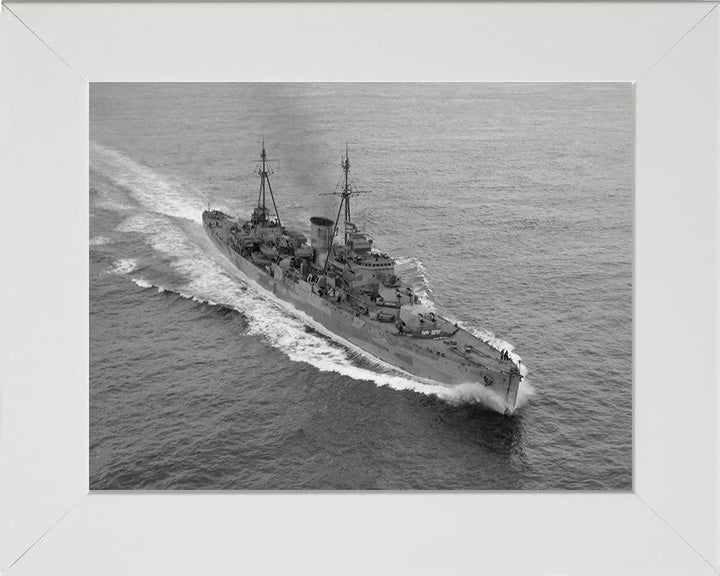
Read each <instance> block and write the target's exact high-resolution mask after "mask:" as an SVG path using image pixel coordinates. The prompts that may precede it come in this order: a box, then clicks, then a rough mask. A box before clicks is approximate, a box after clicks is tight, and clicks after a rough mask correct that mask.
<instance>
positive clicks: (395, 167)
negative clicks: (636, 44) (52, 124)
mask: <svg viewBox="0 0 720 576" xmlns="http://www.w3.org/2000/svg"><path fill="white" fill-rule="evenodd" d="M263 137H264V139H265V143H266V146H267V148H268V152H269V154H270V156H271V157H272V158H274V159H276V160H277V162H276V163H275V164H274V167H275V173H274V174H273V176H272V177H271V178H272V179H271V181H272V184H273V190H274V191H275V193H276V197H277V201H278V208H279V210H280V214H281V217H282V219H283V223H284V224H286V225H291V226H294V227H297V228H301V229H304V230H308V229H309V221H308V219H309V217H310V216H311V215H315V214H323V215H332V216H333V217H334V215H335V212H336V210H337V204H336V199H335V198H334V197H332V196H327V195H323V194H324V193H327V192H332V191H333V189H334V188H335V186H336V184H337V182H338V180H339V178H340V172H341V170H340V166H339V159H340V152H341V150H342V149H344V147H345V144H346V142H348V143H349V146H350V154H351V163H352V169H353V180H354V182H355V183H356V184H357V185H358V187H359V188H364V189H371V190H372V191H373V193H372V194H367V195H364V196H361V197H359V198H357V199H356V200H354V203H353V213H354V217H355V219H356V220H357V221H358V222H359V223H361V225H363V226H365V228H366V230H367V232H368V233H369V234H371V235H372V236H373V238H374V242H375V245H376V246H377V247H378V248H379V249H381V250H383V251H387V252H389V253H391V254H392V255H394V256H395V257H396V259H397V260H398V270H399V272H400V274H401V275H402V276H403V278H405V279H406V280H409V281H411V282H412V283H414V285H415V286H416V288H417V290H418V291H421V292H422V293H423V296H424V298H425V299H426V301H428V302H429V303H431V304H432V305H433V306H435V308H436V309H437V310H439V311H440V312H441V313H442V314H444V315H446V316H449V317H451V318H454V319H456V320H458V321H460V322H462V323H463V324H464V325H465V326H466V327H468V328H470V329H473V330H475V331H477V332H479V333H482V334H485V335H486V336H487V337H489V338H490V337H493V338H495V339H496V340H497V341H499V342H500V343H501V344H502V345H504V346H506V347H509V346H512V347H514V354H516V355H517V357H520V358H522V363H523V365H524V370H525V371H526V377H525V380H524V381H523V384H522V388H521V407H520V408H519V409H518V410H517V412H516V413H515V416H514V417H512V418H506V417H504V416H501V415H499V414H496V413H494V412H492V411H490V410H488V409H487V408H485V407H484V406H483V403H482V396H481V394H480V391H479V390H478V388H477V387H476V386H475V385H473V384H468V385H466V386H460V387H458V388H454V389H450V388H447V387H444V386H440V385H433V384H429V383H421V382H418V381H416V380H414V379H413V378H411V377H408V376H406V375H403V374H399V373H396V372H393V371H392V370H390V369H388V368H387V367H383V366H379V365H377V364H375V363H374V362H373V361H372V360H371V359H369V358H366V357H364V356H363V355H362V354H358V353H357V352H356V351H353V350H349V349H347V348H344V347H343V346H342V345H341V344H339V343H337V342H335V341H333V339H331V338H328V337H327V336H325V335H323V334H322V333H321V332H319V331H318V330H316V328H315V327H313V326H311V325H308V324H307V323H305V322H304V321H303V319H302V317H300V316H298V315H297V314H296V313H294V312H293V311H292V309H288V308H286V307H285V306H284V305H283V304H282V303H280V302H277V301H274V300H273V299H271V298H269V297H268V296H267V295H265V294H263V293H262V292H261V291H259V290H258V289H256V288H254V287H253V286H252V285H248V284H247V283H246V282H245V281H244V280H243V277H242V276H241V274H240V273H239V272H238V271H236V270H235V269H234V268H233V267H232V266H231V265H230V264H229V262H228V261H227V260H226V259H225V258H224V257H223V256H222V255H221V254H220V253H219V252H218V251H217V250H216V249H215V248H214V246H213V245H212V244H211V243H210V241H209V240H208V239H207V238H206V236H205V233H204V231H203V228H202V225H201V213H202V211H203V209H205V208H206V207H207V206H208V204H210V205H211V206H212V207H214V208H220V209H223V210H226V211H230V212H231V213H234V214H241V215H249V212H250V211H251V209H252V206H253V203H255V202H256V201H257V190H258V179H257V177H256V176H254V175H253V168H254V160H255V159H256V158H257V156H258V154H259V150H260V145H261V141H262V139H263ZM89 194H90V238H89V245H90V486H91V488H92V489H205V490H207V489H235V490H243V489H510V490H516V489H530V490H546V489H591V490H604V489H615V490H618V489H619V490H629V489H630V488H631V484H632V463H631V448H632V394H631V386H632V379H631V369H632V209H633V199H632V91H631V87H630V85H629V84H394V85H393V84H92V85H91V88H90V191H89ZM504 342H507V343H508V344H505V343H504Z"/></svg>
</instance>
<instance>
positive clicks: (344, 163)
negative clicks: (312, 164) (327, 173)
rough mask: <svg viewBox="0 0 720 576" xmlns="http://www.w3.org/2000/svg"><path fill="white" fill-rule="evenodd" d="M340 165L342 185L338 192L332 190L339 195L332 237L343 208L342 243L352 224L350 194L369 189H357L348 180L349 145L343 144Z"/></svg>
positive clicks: (335, 231)
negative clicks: (343, 229)
mask: <svg viewBox="0 0 720 576" xmlns="http://www.w3.org/2000/svg"><path fill="white" fill-rule="evenodd" d="M340 167H341V168H342V170H343V179H344V182H343V187H342V191H340V192H337V191H335V192H332V194H333V195H335V196H340V208H338V214H337V218H335V228H334V229H333V238H334V237H335V234H337V229H338V224H339V223H340V214H342V212H343V208H344V209H345V240H344V242H343V243H344V244H347V241H348V229H349V228H350V227H352V226H353V223H352V220H351V219H350V198H351V197H352V196H358V195H360V194H368V193H369V192H371V190H358V189H357V188H355V186H353V185H352V183H351V182H350V147H349V146H348V144H347V143H346V144H345V156H342V155H341V156H340Z"/></svg>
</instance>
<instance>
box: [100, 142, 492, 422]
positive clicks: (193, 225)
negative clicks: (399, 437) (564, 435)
mask: <svg viewBox="0 0 720 576" xmlns="http://www.w3.org/2000/svg"><path fill="white" fill-rule="evenodd" d="M93 154H94V158H93V162H94V164H93V168H94V169H98V167H101V168H102V169H103V170H108V171H110V172H112V171H114V170H115V171H117V173H116V174H115V175H114V176H113V180H114V181H116V182H119V183H120V187H121V189H122V190H124V191H126V192H127V193H128V194H130V195H131V196H132V199H133V200H134V202H136V203H137V205H138V207H139V209H140V210H139V211H137V209H135V210H133V211H130V212H127V215H126V218H125V219H124V220H123V221H122V222H121V223H120V225H119V226H118V227H117V231H118V232H121V233H129V234H133V235H140V236H141V237H142V238H143V239H144V241H145V242H146V243H147V244H148V245H149V246H151V247H152V248H153V250H154V251H155V252H156V253H158V255H160V256H161V257H162V262H163V263H164V264H165V265H166V266H167V262H170V266H171V267H172V268H173V269H174V271H176V272H178V273H179V276H180V277H182V278H185V279H186V281H185V282H184V283H181V284H179V285H177V286H175V285H173V286H166V285H164V284H163V283H157V284H156V283H154V282H153V281H152V279H151V278H142V277H138V276H137V275H135V274H133V272H135V271H136V270H137V269H138V264H137V262H135V261H134V260H130V259H122V260H120V261H119V262H118V263H117V264H116V266H115V268H113V272H115V273H120V274H125V275H129V276H130V277H131V280H132V281H133V282H134V283H135V284H136V285H137V286H138V287H140V288H143V289H151V288H155V289H157V290H158V291H159V292H163V291H172V292H174V293H177V294H179V295H180V296H182V297H185V298H188V299H192V300H194V301H196V302H202V303H206V304H210V305H222V306H227V307H231V308H234V309H235V310H237V311H238V312H240V313H241V314H243V315H244V316H245V318H246V319H247V321H248V326H249V328H248V331H249V333H250V334H256V335H258V336H260V337H261V338H263V339H264V340H265V341H266V342H268V343H269V344H270V345H272V346H274V347H276V348H278V349H279V350H281V351H282V352H283V353H284V354H286V355H287V356H288V358H290V359H291V360H293V361H296V362H306V363H308V364H310V365H312V366H314V367H315V368H317V369H318V370H320V371H323V372H329V371H331V372H335V373H338V374H342V375H344V376H347V377H350V378H353V379H355V380H366V381H371V382H374V383H375V384H376V385H378V386H388V387H390V388H393V389H395V390H410V391H414V392H417V393H421V394H427V395H433V396H436V397H438V398H440V399H442V400H444V401H446V402H448V403H451V404H463V403H472V404H481V405H483V406H485V407H487V408H490V409H493V410H499V411H501V412H502V402H501V400H500V399H499V398H497V397H496V396H495V395H494V394H493V393H492V392H489V391H488V390H487V389H486V388H485V387H484V386H482V385H481V384H473V383H468V384H466V385H460V386H453V387H449V386H446V385H443V384H439V383H435V382H432V381H428V380H424V379H419V378H417V377H415V376H412V375H410V374H407V373H405V372H402V371H400V370H398V369H397V368H395V367H393V366H391V365H389V364H386V363H384V362H382V361H380V360H378V359H377V358H374V357H373V356H370V355H369V354H367V353H366V352H365V351H364V350H362V349H360V348H358V347H356V346H354V345H353V344H351V343H350V342H348V341H346V340H344V339H342V338H340V337H338V336H337V335H335V334H332V333H330V332H328V331H327V329H326V328H325V327H324V326H322V325H320V324H318V323H316V322H315V321H314V320H313V319H312V318H310V317H309V316H307V315H306V314H304V313H302V312H300V311H298V310H296V309H295V308H293V307H292V306H291V305H289V304H288V303H286V302H284V301H282V300H279V299H277V298H276V297H275V296H274V295H272V294H270V293H268V292H266V291H265V290H262V289H261V288H259V287H257V286H256V285H255V284H254V283H253V282H251V281H249V280H247V279H246V278H245V277H244V276H243V275H242V274H241V273H240V272H239V271H238V270H237V269H236V268H235V267H234V266H233V265H232V264H231V263H230V262H229V261H228V260H227V259H226V258H225V257H224V256H223V255H222V254H221V253H220V252H219V251H218V250H217V249H216V248H215V247H214V246H213V245H212V244H211V242H210V240H209V239H208V238H207V236H206V234H205V232H204V230H203V229H202V226H201V224H200V220H201V217H200V216H201V213H202V210H203V207H204V204H205V201H204V198H202V194H201V193H200V192H199V191H197V190H196V189H195V188H193V187H191V186H184V185H173V184H172V183H169V182H168V181H165V180H163V179H162V178H161V177H160V176H158V175H157V174H154V173H152V172H151V171H149V170H148V169H147V168H145V167H143V166H140V165H138V164H136V163H135V162H133V161H132V160H130V159H128V158H125V157H123V156H122V155H120V154H118V153H117V152H114V151H110V150H107V149H105V148H102V147H99V146H97V145H93ZM97 157H99V158H102V162H100V161H98V160H96V158H97ZM123 213H125V211H124V210H123ZM399 266H400V267H401V269H400V270H399V273H400V274H401V275H403V277H404V278H406V279H407V275H408V272H409V271H411V269H414V270H415V271H416V278H415V280H416V288H417V289H418V295H419V296H421V295H422V296H423V297H424V298H426V299H427V301H428V303H429V304H432V300H431V299H430V297H429V287H428V284H427V280H426V279H425V276H424V270H423V268H422V265H421V263H420V262H419V260H417V259H408V260H407V261H404V262H401V263H399ZM403 266H405V268H406V269H405V270H404V271H403V268H402V267H403ZM308 325H309V326H311V327H313V328H314V329H315V330H316V333H312V332H308V331H307V330H306V327H307V326H308ZM357 356H361V357H362V358H364V359H365V360H366V361H367V363H368V364H369V365H370V366H372V367H373V368H374V369H368V368H363V367H360V366H358V365H357V364H356V362H354V361H353V357H357Z"/></svg>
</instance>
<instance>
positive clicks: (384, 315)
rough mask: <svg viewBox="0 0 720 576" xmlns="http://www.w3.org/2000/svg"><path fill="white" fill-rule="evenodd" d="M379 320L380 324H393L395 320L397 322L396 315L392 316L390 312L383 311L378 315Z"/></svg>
mask: <svg viewBox="0 0 720 576" xmlns="http://www.w3.org/2000/svg"><path fill="white" fill-rule="evenodd" d="M377 319H378V320H379V321H380V322H392V321H393V320H395V314H390V312H385V311H382V312H379V313H378V315H377Z"/></svg>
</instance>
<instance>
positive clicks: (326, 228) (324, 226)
mask: <svg viewBox="0 0 720 576" xmlns="http://www.w3.org/2000/svg"><path fill="white" fill-rule="evenodd" d="M333 226H334V222H333V221H332V220H330V219H329V218H325V217H323V216H313V217H312V218H310V246H312V247H313V248H315V250H330V246H332V241H333V239H332V233H333Z"/></svg>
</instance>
